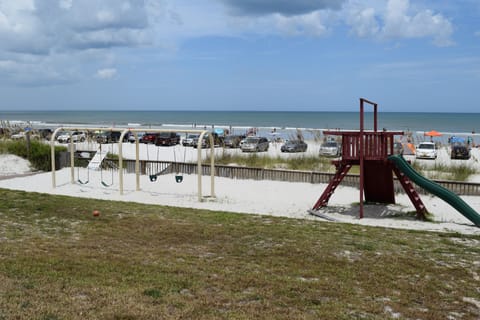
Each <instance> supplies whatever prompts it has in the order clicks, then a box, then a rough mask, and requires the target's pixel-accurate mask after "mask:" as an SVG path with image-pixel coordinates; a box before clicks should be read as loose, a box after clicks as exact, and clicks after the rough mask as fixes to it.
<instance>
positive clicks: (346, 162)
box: [309, 98, 480, 227]
mask: <svg viewBox="0 0 480 320" xmlns="http://www.w3.org/2000/svg"><path fill="white" fill-rule="evenodd" d="M365 104H369V105H372V106H373V117H374V118H373V126H374V127H373V131H367V130H365V129H364V105H365ZM377 107H378V105H377V103H374V102H371V101H369V100H367V99H364V98H360V130H359V131H329V130H327V131H324V132H323V134H325V135H337V136H341V137H342V158H341V159H340V160H334V161H333V162H332V163H333V164H334V165H335V167H336V172H335V174H334V176H333V177H332V179H331V180H330V182H329V184H328V185H327V187H326V188H325V190H324V191H323V193H322V195H321V196H320V198H319V199H318V200H317V202H316V203H315V204H314V206H313V208H312V209H310V210H309V213H310V214H312V215H315V216H318V217H321V218H324V219H328V220H332V218H331V217H329V216H327V215H326V214H323V213H322V212H321V210H320V209H321V208H322V207H326V206H327V204H328V201H329V199H330V197H331V196H332V195H333V193H334V192H335V189H336V188H337V187H338V185H339V184H340V183H341V182H342V180H343V178H344V177H345V176H346V175H347V173H348V171H349V170H350V168H351V167H352V166H354V165H358V166H359V168H360V186H359V187H360V212H359V218H363V215H364V212H363V206H364V196H365V201H366V202H369V203H383V204H393V203H395V193H394V184H393V173H395V175H396V176H397V178H398V181H399V182H400V184H401V186H402V187H403V189H404V190H405V192H406V194H407V195H408V197H409V199H410V201H411V202H412V204H413V205H414V207H415V209H416V211H417V217H418V218H421V219H425V217H426V214H427V213H428V212H427V209H426V207H425V205H424V204H423V202H422V199H421V198H420V195H419V194H418V193H417V191H416V190H415V188H414V185H413V183H415V184H417V185H418V186H420V187H421V188H423V189H425V190H426V191H428V192H430V193H432V194H433V195H436V196H437V197H439V198H441V199H442V200H444V201H445V202H447V203H448V204H450V205H451V206H452V207H453V208H455V209H456V210H457V211H458V212H459V213H461V214H462V215H464V216H465V217H466V218H467V219H469V220H470V221H472V222H473V223H474V224H475V225H476V226H477V227H480V215H479V214H478V213H477V212H476V211H475V210H474V209H472V208H471V207H470V206H469V205H468V204H467V203H465V202H464V201H463V200H462V199H461V198H460V197H459V196H457V195H456V194H455V193H453V192H451V191H450V190H448V189H446V188H444V187H442V186H440V185H438V184H437V183H435V182H433V181H431V180H429V179H427V178H425V177H423V176H422V175H420V174H419V173H417V172H416V171H415V170H414V169H413V168H412V167H411V166H410V164H409V163H408V162H407V161H406V160H405V159H404V158H403V156H402V155H395V154H394V152H393V146H394V136H396V135H403V132H402V131H387V130H385V129H383V130H382V131H378V126H377ZM392 172H393V173H392ZM412 182H413V183H412Z"/></svg>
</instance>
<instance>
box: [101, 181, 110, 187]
mask: <svg viewBox="0 0 480 320" xmlns="http://www.w3.org/2000/svg"><path fill="white" fill-rule="evenodd" d="M102 185H103V186H104V187H111V186H112V184H108V183H106V182H105V181H102Z"/></svg>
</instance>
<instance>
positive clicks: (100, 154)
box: [77, 137, 114, 188]
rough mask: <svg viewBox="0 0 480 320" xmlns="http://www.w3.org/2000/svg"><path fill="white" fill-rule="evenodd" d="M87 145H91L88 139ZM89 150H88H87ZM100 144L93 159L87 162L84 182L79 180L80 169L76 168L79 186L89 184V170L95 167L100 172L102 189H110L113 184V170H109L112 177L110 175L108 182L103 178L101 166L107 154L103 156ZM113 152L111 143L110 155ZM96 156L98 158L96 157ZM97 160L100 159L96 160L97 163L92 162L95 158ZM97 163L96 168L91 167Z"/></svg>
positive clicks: (102, 167) (102, 166)
mask: <svg viewBox="0 0 480 320" xmlns="http://www.w3.org/2000/svg"><path fill="white" fill-rule="evenodd" d="M87 141H88V144H89V146H90V144H91V142H92V141H91V138H90V137H89V138H88V140H87ZM88 149H90V148H88ZM102 152H103V151H102V144H100V145H99V148H98V151H97V152H96V153H95V155H94V156H93V158H92V159H91V160H90V161H89V163H88V164H87V167H86V170H87V174H86V180H82V179H81V178H80V167H79V166H78V167H77V182H78V183H79V184H81V185H86V184H88V183H89V182H90V169H92V167H97V168H98V169H99V170H100V183H101V184H102V185H103V186H104V187H107V188H108V187H111V186H112V185H113V183H114V172H113V170H110V171H111V173H112V175H111V178H110V181H107V180H106V178H104V173H103V172H104V171H105V169H104V164H103V160H104V159H105V157H106V155H107V154H108V152H107V153H106V154H105V155H103V154H102ZM112 152H113V142H112V143H111V147H110V153H112ZM97 155H98V156H97ZM96 157H97V158H98V157H100V160H97V161H93V162H92V160H94V159H95V158H96ZM97 162H98V166H97V165H91V164H95V163H97Z"/></svg>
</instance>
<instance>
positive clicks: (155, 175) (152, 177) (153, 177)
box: [147, 146, 187, 183]
mask: <svg viewBox="0 0 480 320" xmlns="http://www.w3.org/2000/svg"><path fill="white" fill-rule="evenodd" d="M175 147H176V146H173V148H175ZM159 148H160V147H159V146H157V161H159V150H160V149H159ZM183 149H184V153H183V163H185V159H186V156H187V148H185V147H184V148H183ZM176 154H177V152H176V150H175V149H173V163H170V166H172V165H173V166H174V167H175V169H176V170H175V182H176V183H182V182H183V174H180V171H179V169H178V168H179V165H178V162H177V156H176ZM147 160H150V159H149V154H148V146H147ZM170 166H167V167H166V168H165V169H163V170H161V171H159V172H157V173H153V174H150V175H149V176H148V178H149V179H150V182H155V181H157V179H158V176H160V175H162V174H164V173H165V172H167V171H168V169H169V167H170Z"/></svg>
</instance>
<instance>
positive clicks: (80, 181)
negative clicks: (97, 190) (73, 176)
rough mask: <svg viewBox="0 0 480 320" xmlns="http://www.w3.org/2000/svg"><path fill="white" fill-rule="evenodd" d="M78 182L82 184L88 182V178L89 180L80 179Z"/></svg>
mask: <svg viewBox="0 0 480 320" xmlns="http://www.w3.org/2000/svg"><path fill="white" fill-rule="evenodd" d="M77 182H78V183H80V184H87V183H88V180H87V181H82V180H80V179H78V180H77Z"/></svg>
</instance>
